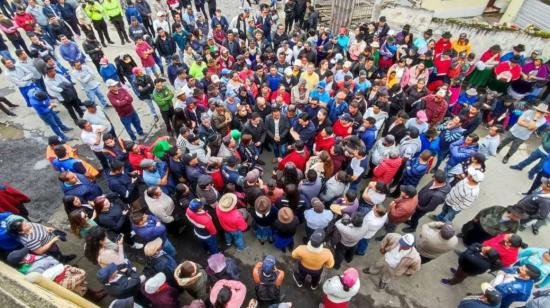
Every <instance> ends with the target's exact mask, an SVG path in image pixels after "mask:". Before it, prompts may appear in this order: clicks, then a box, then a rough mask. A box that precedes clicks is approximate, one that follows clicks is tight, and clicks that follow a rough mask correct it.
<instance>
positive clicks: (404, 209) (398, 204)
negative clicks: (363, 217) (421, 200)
mask: <svg viewBox="0 0 550 308" xmlns="http://www.w3.org/2000/svg"><path fill="white" fill-rule="evenodd" d="M394 202H395V204H394V205H393V206H392V207H390V211H389V213H388V220H389V222H390V223H392V224H400V223H404V222H405V221H407V220H409V218H410V217H411V216H412V215H413V214H414V211H415V210H416V206H417V205H418V196H417V195H415V196H414V197H413V198H407V199H404V198H401V197H399V198H397V199H395V200H394Z"/></svg>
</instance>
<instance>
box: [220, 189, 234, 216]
mask: <svg viewBox="0 0 550 308" xmlns="http://www.w3.org/2000/svg"><path fill="white" fill-rule="evenodd" d="M235 205H237V196H236V195H235V194H234V193H227V194H225V195H223V196H222V197H221V198H220V201H219V203H218V207H219V209H220V211H222V212H229V211H231V210H232V209H234V208H235Z"/></svg>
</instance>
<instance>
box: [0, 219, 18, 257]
mask: <svg viewBox="0 0 550 308" xmlns="http://www.w3.org/2000/svg"><path fill="white" fill-rule="evenodd" d="M12 215H13V214H12V213H10V212H4V213H0V249H2V250H3V251H5V252H11V251H14V250H16V249H19V248H22V247H23V246H22V245H21V244H20V243H19V242H18V241H17V239H16V238H15V237H14V236H13V235H12V234H11V233H10V232H9V230H8V226H7V224H6V220H7V218H8V217H10V216H12Z"/></svg>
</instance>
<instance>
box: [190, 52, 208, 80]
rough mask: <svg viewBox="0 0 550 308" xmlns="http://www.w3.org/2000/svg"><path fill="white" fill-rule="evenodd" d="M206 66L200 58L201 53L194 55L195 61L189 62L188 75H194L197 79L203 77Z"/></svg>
mask: <svg viewBox="0 0 550 308" xmlns="http://www.w3.org/2000/svg"><path fill="white" fill-rule="evenodd" d="M205 68H207V66H206V63H204V61H203V60H202V56H201V55H195V61H193V63H191V67H190V68H189V75H191V76H193V77H195V79H197V80H202V79H203V78H204V69H205Z"/></svg>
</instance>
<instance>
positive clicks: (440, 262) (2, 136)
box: [0, 0, 550, 308]
mask: <svg viewBox="0 0 550 308" xmlns="http://www.w3.org/2000/svg"><path fill="white" fill-rule="evenodd" d="M239 4H240V1H239V0H229V1H219V6H220V7H221V8H222V10H224V12H228V14H227V15H229V16H230V17H232V16H234V15H235V14H236V12H237V10H238V5H239ZM110 32H111V35H112V38H113V39H114V40H115V42H116V41H118V38H117V35H116V33H115V32H114V29H111V31H110ZM127 52H130V53H131V54H132V55H134V52H133V50H132V51H130V48H129V47H128V46H117V45H115V46H111V47H109V48H108V49H107V50H106V53H107V55H108V56H109V58H110V59H114V57H115V56H117V55H119V54H121V53H127ZM90 66H92V65H91V63H90ZM98 78H99V77H98ZM8 86H9V85H8V82H7V80H6V78H5V77H0V88H4V90H5V91H6V92H5V93H6V97H8V98H9V99H10V100H12V101H15V102H17V103H19V104H21V105H24V102H22V99H21V97H20V96H19V94H18V92H15V91H9V89H5V88H7V87H8ZM9 92H11V93H9ZM8 93H9V94H8ZM80 95H81V97H84V94H83V93H82V92H80ZM135 105H136V107H137V109H138V112H139V114H140V116H141V118H142V121H143V124H144V128H145V129H146V130H147V129H149V128H150V127H151V125H152V117H151V116H150V115H149V113H148V109H147V107H146V106H145V104H144V103H143V102H140V101H137V99H136V102H135ZM15 112H16V113H17V114H18V117H16V118H7V117H6V116H5V115H4V114H0V123H2V124H0V166H2V167H1V168H0V179H1V181H5V182H7V183H11V184H12V185H13V186H15V187H17V188H19V189H21V190H22V191H24V192H26V193H28V194H29V195H30V197H31V199H32V200H33V202H32V203H31V204H30V206H29V208H30V211H31V217H32V218H33V219H34V220H37V221H41V222H44V223H47V224H51V225H54V226H58V227H65V228H66V227H67V222H66V215H65V213H64V211H63V209H62V206H61V196H62V193H61V190H60V188H59V187H58V182H57V181H56V175H55V174H54V172H52V170H51V169H50V166H49V165H48V164H47V161H45V155H44V148H45V138H44V137H46V136H49V135H51V131H49V129H45V128H44V125H43V123H42V122H41V121H40V120H39V118H38V117H37V116H36V115H35V113H34V112H33V111H32V110H31V109H28V108H26V107H19V108H17V109H15ZM107 113H108V114H109V116H110V117H111V119H113V121H114V124H115V127H116V128H117V132H118V131H122V125H121V123H120V122H119V121H118V117H117V116H116V114H115V113H114V111H113V110H112V109H110V110H107ZM60 114H61V118H62V119H63V121H64V122H65V123H67V124H70V125H72V121H71V120H70V118H69V117H68V115H67V114H66V111H65V110H63V109H62V110H61V113H60ZM6 124H7V125H8V126H7V127H6ZM73 127H74V126H73ZM75 131H76V129H75ZM479 133H480V135H484V134H485V133H486V131H485V130H483V129H480V131H479ZM72 136H73V137H76V138H78V135H77V133H72ZM123 137H125V136H124V135H123ZM539 142H540V141H539V140H538V139H535V140H531V141H530V142H529V145H525V146H523V147H522V149H521V150H520V151H519V152H518V153H517V154H516V156H514V157H513V158H512V159H511V161H510V163H515V162H517V161H518V160H519V159H521V158H523V157H525V156H526V154H527V152H526V149H527V148H534V147H535V146H536V143H539ZM78 143H79V142H78V141H74V142H72V144H73V145H77V146H79V148H80V150H81V154H82V155H84V157H88V158H90V159H91V158H92V157H93V155H92V154H91V153H90V152H89V150H87V149H86V148H84V147H82V146H81V145H79V144H78ZM265 155H266V157H264V161H266V162H270V161H271V156H269V155H270V154H269V153H267V154H265ZM487 165H488V167H487V169H488V171H487V173H486V179H485V181H484V182H483V183H482V185H481V195H480V198H479V200H478V201H477V202H476V203H475V205H474V206H473V208H472V209H469V210H467V211H465V212H463V213H461V214H459V215H458V217H457V218H456V220H455V227H456V228H457V230H458V229H459V228H460V226H462V224H463V223H464V222H466V221H467V220H468V219H470V218H471V217H472V216H473V215H475V213H476V212H477V211H479V210H480V209H482V208H485V207H488V206H492V205H497V204H498V205H508V204H512V203H514V202H515V201H517V200H518V199H519V198H520V196H519V195H518V192H521V191H525V190H526V189H527V188H528V187H529V185H530V181H529V180H528V179H527V175H526V172H517V171H512V170H510V169H509V168H508V167H507V166H503V165H502V164H501V163H500V157H499V158H493V159H491V160H489V161H488V164H487ZM268 169H269V166H268V167H267V168H266V171H268ZM266 173H268V172H266ZM427 180H428V179H427V177H426V178H425V179H424V181H427ZM100 183H101V184H102V185H104V183H103V182H102V180H100ZM426 219H427V218H425V219H424V220H422V221H421V223H423V222H426ZM400 229H401V226H400V227H399V230H400ZM546 230H547V228H546V229H543V230H542V232H541V233H540V235H539V236H538V237H534V236H533V235H532V233H531V232H529V231H524V232H521V233H520V234H521V235H522V236H523V237H524V239H525V241H526V242H527V243H529V244H531V245H532V246H544V247H550V238H549V237H548V236H544V234H545V231H546ZM296 238H297V239H300V238H301V234H299V235H298V236H297V237H296ZM173 240H174V243H175V245H176V247H177V249H178V253H179V259H180V260H184V259H186V258H189V259H192V260H195V261H198V262H199V263H201V264H203V265H204V264H205V263H206V258H205V256H204V254H203V253H202V252H201V249H200V247H199V246H198V245H197V243H196V242H195V241H194V240H193V239H192V235H191V234H190V233H189V232H187V233H185V234H184V235H182V236H180V237H179V238H177V239H173ZM245 241H246V242H247V245H248V248H247V249H246V250H245V251H243V252H235V251H234V250H232V249H230V250H228V254H229V255H232V256H234V257H235V258H237V259H238V260H239V262H241V264H242V267H241V268H242V274H241V277H242V279H243V281H244V282H245V283H246V285H247V287H248V296H249V297H251V296H253V287H252V283H251V275H250V271H251V268H252V266H253V265H254V263H255V262H257V261H258V260H260V259H261V258H262V257H263V256H264V255H266V254H273V255H275V256H276V257H277V260H278V262H280V265H281V267H282V268H284V269H285V271H286V274H287V278H286V279H285V284H284V287H283V289H284V290H283V292H284V293H286V294H287V299H289V300H292V301H293V302H294V304H295V305H296V306H297V307H304V308H305V307H316V305H317V303H318V302H319V301H320V299H321V295H322V292H321V290H320V289H319V290H316V291H311V290H309V289H299V288H297V287H296V286H295V284H294V282H293V281H292V278H291V276H290V274H291V270H292V269H293V268H294V265H295V264H294V262H293V261H292V260H291V258H290V255H289V254H288V253H287V254H286V255H285V254H283V253H281V252H278V251H276V250H275V249H274V248H273V247H272V246H271V245H268V244H266V245H264V246H262V245H260V244H259V243H258V242H257V241H255V240H254V239H253V238H252V234H251V233H250V232H249V233H247V234H246V236H245ZM62 246H63V248H64V249H65V250H69V251H73V252H76V253H77V254H81V253H82V242H81V241H79V240H78V239H73V240H71V241H69V242H67V243H62ZM379 257H380V256H379V253H378V245H377V244H376V243H375V242H372V244H371V245H370V247H369V250H368V253H367V255H366V256H364V257H358V258H355V260H354V262H353V263H352V264H350V266H351V265H353V266H357V267H358V268H359V269H362V268H363V267H365V266H368V265H370V264H372V263H374V262H375V261H376V260H377V259H378V258H379ZM456 262H457V257H456V255H454V254H452V253H450V254H448V255H445V256H442V257H441V258H439V259H437V260H435V261H432V262H430V263H429V264H427V265H425V266H424V267H423V268H422V270H421V271H420V272H419V273H418V274H416V275H414V276H413V277H408V278H403V279H400V280H399V281H395V282H393V283H392V284H391V285H390V286H389V287H388V288H387V289H386V290H382V291H381V290H378V289H377V288H376V286H375V285H376V282H377V278H376V277H369V276H366V275H364V274H361V284H362V285H361V289H360V293H359V295H358V296H357V297H356V298H355V299H354V301H353V305H352V306H353V307H454V306H456V304H457V303H458V302H459V301H460V299H461V298H462V297H464V296H465V294H466V293H467V292H473V293H475V292H478V290H479V285H480V283H481V282H484V281H488V280H490V279H491V276H489V275H484V276H481V277H477V278H474V279H469V280H467V281H466V282H465V283H463V284H462V285H459V286H455V287H453V288H451V287H447V286H444V285H442V284H440V283H439V280H440V279H441V278H443V277H448V276H449V275H450V272H449V268H450V267H451V266H455V265H456ZM77 265H78V266H80V267H82V268H84V269H86V270H87V271H88V272H89V273H90V281H91V284H92V285H97V284H98V282H97V281H96V280H95V270H96V268H95V267H94V266H93V265H91V264H90V263H89V262H88V261H86V260H85V259H83V258H82V259H79V260H78V261H77ZM346 266H348V265H344V266H343V267H344V268H343V269H345V268H346ZM334 274H336V273H335V272H333V271H330V272H328V273H327V275H331V276H332V275H334ZM101 304H102V306H107V305H108V301H104V302H102V303H101Z"/></svg>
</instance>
